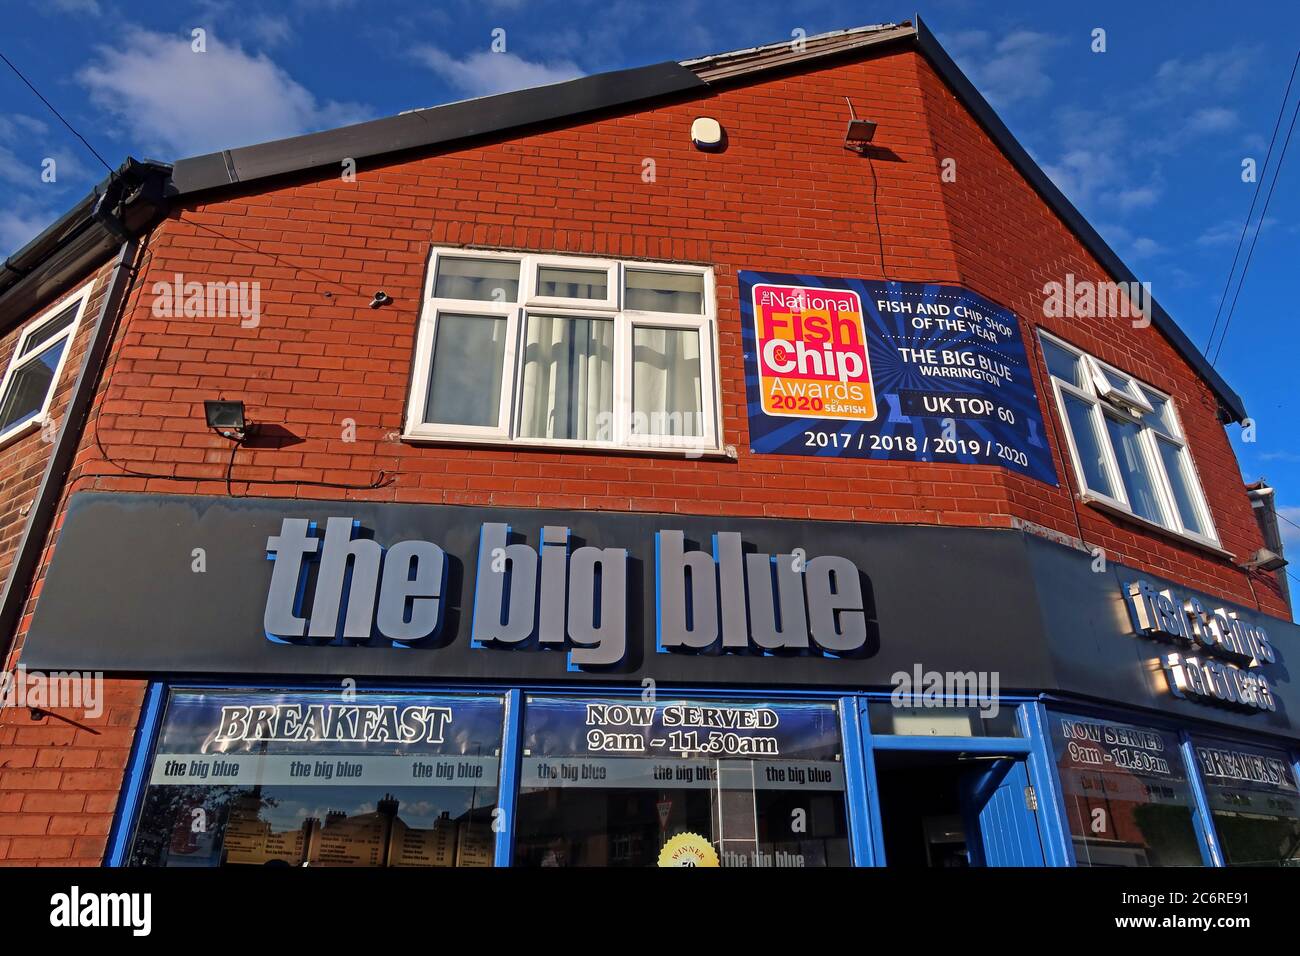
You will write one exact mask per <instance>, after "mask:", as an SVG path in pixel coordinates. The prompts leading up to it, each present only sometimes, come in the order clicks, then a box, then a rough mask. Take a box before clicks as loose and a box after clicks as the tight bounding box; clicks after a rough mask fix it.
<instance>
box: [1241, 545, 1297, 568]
mask: <svg viewBox="0 0 1300 956" xmlns="http://www.w3.org/2000/svg"><path fill="white" fill-rule="evenodd" d="M1290 563H1291V562H1289V561H1287V559H1286V558H1284V557H1282V555H1280V554H1278V553H1277V552H1276V551H1270V550H1269V549H1268V548H1260V549H1259V550H1258V551H1256V552H1255V553H1254V554H1252V555H1251V556H1250V560H1249V561H1247V562H1246V563H1245V565H1244V566H1245V567H1247V568H1250V569H1251V570H1252V571H1281V570H1282V569H1283V568H1285V567H1286V566H1287V565H1288V564H1290Z"/></svg>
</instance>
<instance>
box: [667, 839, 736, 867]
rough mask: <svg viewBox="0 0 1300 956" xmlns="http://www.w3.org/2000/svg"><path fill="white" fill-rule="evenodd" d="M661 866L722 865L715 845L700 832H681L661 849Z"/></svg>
mask: <svg viewBox="0 0 1300 956" xmlns="http://www.w3.org/2000/svg"><path fill="white" fill-rule="evenodd" d="M659 865H660V866H721V865H722V864H721V863H719V862H718V854H717V852H716V851H715V850H714V849H713V845H712V844H711V843H709V841H708V840H706V839H704V837H702V836H700V835H699V834H698V833H679V834H677V835H676V836H675V837H673V838H672V839H671V840H669V841H668V842H667V843H665V844H664V848H663V849H662V850H660V851H659Z"/></svg>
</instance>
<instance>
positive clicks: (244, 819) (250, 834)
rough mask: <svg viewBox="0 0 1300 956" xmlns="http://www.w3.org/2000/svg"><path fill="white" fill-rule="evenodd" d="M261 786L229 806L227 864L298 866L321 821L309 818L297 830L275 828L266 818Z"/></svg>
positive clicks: (226, 836) (224, 853) (224, 848)
mask: <svg viewBox="0 0 1300 956" xmlns="http://www.w3.org/2000/svg"><path fill="white" fill-rule="evenodd" d="M261 813H262V795H261V788H260V787H257V788H254V789H253V790H250V791H249V792H248V793H247V794H245V795H244V796H241V797H239V798H238V799H237V800H235V802H234V803H233V804H232V805H231V807H230V820H229V822H228V823H227V824H226V833H225V839H224V841H223V855H224V859H225V862H226V863H246V864H254V865H265V864H276V863H279V864H284V865H286V866H299V865H300V864H301V863H302V860H303V851H304V849H305V847H306V846H307V843H308V839H309V835H310V834H311V833H312V832H313V830H314V829H315V827H316V826H317V825H318V821H317V820H315V819H314V818H313V819H308V820H306V821H304V823H303V824H302V826H301V827H299V828H298V829H297V830H279V831H277V830H273V829H272V827H271V824H270V822H268V821H266V820H263V819H262V817H261Z"/></svg>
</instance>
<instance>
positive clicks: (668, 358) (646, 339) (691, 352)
mask: <svg viewBox="0 0 1300 956" xmlns="http://www.w3.org/2000/svg"><path fill="white" fill-rule="evenodd" d="M702 394H703V390H702V385H701V382H700V333H699V332H698V331H696V330H695V329H651V328H643V327H637V328H636V329H635V330H634V332H633V334H632V411H633V428H634V429H635V431H636V433H637V434H640V435H685V436H700V435H703V434H704V420H703V411H704V404H703V397H702Z"/></svg>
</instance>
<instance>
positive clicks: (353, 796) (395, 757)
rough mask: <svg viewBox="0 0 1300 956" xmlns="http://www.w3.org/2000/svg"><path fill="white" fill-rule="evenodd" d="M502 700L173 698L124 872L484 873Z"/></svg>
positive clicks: (236, 694)
mask: <svg viewBox="0 0 1300 956" xmlns="http://www.w3.org/2000/svg"><path fill="white" fill-rule="evenodd" d="M503 718H504V707H503V702H502V699H501V698H500V697H480V696H472V695H463V696H461V695H426V694H380V693H357V694H353V695H350V699H349V698H344V696H343V695H342V694H341V693H339V692H308V693H284V694H270V693H254V692H247V691H236V690H201V691H200V690H179V691H175V692H173V693H172V695H171V698H170V700H169V701H168V705H167V711H166V715H165V717H164V719H163V722H162V728H161V732H160V734H159V739H158V744H157V746H156V748H155V751H154V753H153V756H152V760H151V761H150V764H149V767H148V768H147V771H148V776H147V781H148V786H147V789H146V791H145V794H144V800H143V806H142V809H141V811H140V816H139V818H138V820H137V823H136V828H135V834H134V839H133V843H132V846H131V850H130V854H129V858H128V859H129V862H130V864H131V865H133V866H220V865H241V864H242V865H265V866H491V865H492V862H493V850H494V834H493V832H492V813H493V810H494V809H495V808H496V805H497V781H498V776H499V763H500V752H501V733H502V721H503Z"/></svg>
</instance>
